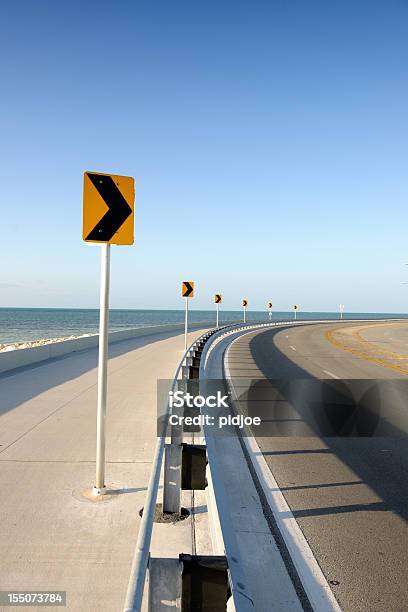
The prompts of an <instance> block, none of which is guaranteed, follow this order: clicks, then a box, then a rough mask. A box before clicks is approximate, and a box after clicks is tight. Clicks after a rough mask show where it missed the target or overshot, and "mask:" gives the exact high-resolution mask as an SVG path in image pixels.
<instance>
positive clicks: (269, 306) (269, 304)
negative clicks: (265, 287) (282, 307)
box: [268, 302, 272, 310]
mask: <svg viewBox="0 0 408 612" xmlns="http://www.w3.org/2000/svg"><path fill="white" fill-rule="evenodd" d="M268 308H269V310H270V309H271V308H272V302H268Z"/></svg>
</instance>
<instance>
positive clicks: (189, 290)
mask: <svg viewBox="0 0 408 612" xmlns="http://www.w3.org/2000/svg"><path fill="white" fill-rule="evenodd" d="M181 296H182V297H185V298H192V297H194V282H193V281H183V282H182V284H181Z"/></svg>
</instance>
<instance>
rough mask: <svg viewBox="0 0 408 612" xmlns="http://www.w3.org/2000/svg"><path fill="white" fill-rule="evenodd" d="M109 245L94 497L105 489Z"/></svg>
mask: <svg viewBox="0 0 408 612" xmlns="http://www.w3.org/2000/svg"><path fill="white" fill-rule="evenodd" d="M109 280H110V244H102V246H101V287H100V304H99V358H98V405H97V416H96V480H95V486H94V488H93V493H94V494H95V495H103V493H105V491H106V487H105V447H106V435H105V418H106V393H107V388H108V324H109Z"/></svg>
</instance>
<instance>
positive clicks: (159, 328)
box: [0, 321, 214, 373]
mask: <svg viewBox="0 0 408 612" xmlns="http://www.w3.org/2000/svg"><path fill="white" fill-rule="evenodd" d="M206 327H214V323H213V322H208V321H204V322H202V323H193V324H191V325H189V331H193V330H195V329H202V328H206ZM169 332H170V333H171V332H174V333H177V332H179V333H182V332H184V323H174V324H169V325H152V326H149V327H137V328H132V329H124V330H121V331H115V332H110V333H109V344H113V343H116V342H122V341H123V340H131V339H132V338H138V337H141V336H150V335H154V334H156V335H157V334H162V333H169ZM98 342H99V335H98V334H95V335H93V336H86V337H84V338H75V339H74V340H61V341H59V342H53V343H52V344H44V345H42V346H34V347H30V348H23V349H14V350H13V351H6V352H4V353H1V352H0V373H2V372H9V371H10V370H15V369H16V368H21V367H23V366H28V365H32V364H35V363H39V362H41V361H46V360H47V359H53V358H55V357H61V356H62V355H68V354H70V353H75V352H77V351H83V350H86V349H91V348H95V347H97V346H98Z"/></svg>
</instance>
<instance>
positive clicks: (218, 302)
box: [214, 293, 222, 329]
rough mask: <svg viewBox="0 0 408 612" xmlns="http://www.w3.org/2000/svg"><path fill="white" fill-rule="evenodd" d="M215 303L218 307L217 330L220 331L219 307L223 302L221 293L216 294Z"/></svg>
mask: <svg viewBox="0 0 408 612" xmlns="http://www.w3.org/2000/svg"><path fill="white" fill-rule="evenodd" d="M214 302H215V304H216V306H217V329H218V314H219V306H220V304H221V302H222V295H221V293H216V294H215V296H214Z"/></svg>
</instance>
